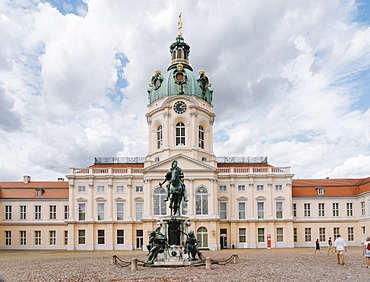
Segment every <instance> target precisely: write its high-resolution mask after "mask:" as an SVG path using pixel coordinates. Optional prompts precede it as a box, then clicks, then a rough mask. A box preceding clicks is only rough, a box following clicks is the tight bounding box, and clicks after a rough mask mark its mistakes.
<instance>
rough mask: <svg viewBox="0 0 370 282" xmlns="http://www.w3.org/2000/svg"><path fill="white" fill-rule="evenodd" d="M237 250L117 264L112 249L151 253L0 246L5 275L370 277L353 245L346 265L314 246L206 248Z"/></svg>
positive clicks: (127, 257)
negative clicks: (168, 262) (196, 259)
mask: <svg viewBox="0 0 370 282" xmlns="http://www.w3.org/2000/svg"><path fill="white" fill-rule="evenodd" d="M233 253H237V254H238V256H239V259H238V263H237V264H233V263H230V264H227V265H213V269H212V270H206V269H205V266H200V267H182V268H150V267H142V266H139V267H138V271H131V269H130V267H120V266H117V265H113V259H112V258H113V255H117V256H118V257H119V258H121V259H123V260H124V261H131V258H133V257H137V258H138V259H139V260H145V259H146V253H145V252H142V251H92V252H88V251H85V252H82V251H48V250H45V251H40V250H38V251H32V250H25V251H4V250H1V251H0V281H7V282H8V281H9V282H10V281H370V269H367V268H365V259H364V258H363V257H362V248H360V247H350V248H348V252H347V253H346V254H345V258H346V263H345V265H343V266H342V265H338V264H337V262H336V256H335V255H333V254H331V255H327V254H326V249H322V254H316V255H315V254H313V249H312V248H295V249H271V250H266V249H246V250H241V249H238V250H222V251H216V252H210V251H205V252H203V254H204V255H205V256H206V257H211V258H212V259H215V260H225V259H227V258H229V257H230V256H231V255H232V254H233Z"/></svg>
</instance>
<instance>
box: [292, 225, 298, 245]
mask: <svg viewBox="0 0 370 282" xmlns="http://www.w3.org/2000/svg"><path fill="white" fill-rule="evenodd" d="M293 241H294V243H297V242H298V232H297V228H293Z"/></svg>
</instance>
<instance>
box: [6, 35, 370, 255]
mask: <svg viewBox="0 0 370 282" xmlns="http://www.w3.org/2000/svg"><path fill="white" fill-rule="evenodd" d="M170 53H171V61H170V64H169V66H168V68H167V70H166V72H164V73H162V72H161V71H160V70H157V71H155V73H154V75H153V76H152V78H151V81H150V84H149V87H148V99H149V104H148V110H147V114H146V119H147V125H148V138H149V140H148V141H149V142H148V143H149V149H148V155H147V156H146V157H142V158H135V157H133V158H130V157H127V158H122V157H107V158H104V157H102V158H95V161H94V164H93V165H92V166H90V167H88V168H71V169H70V173H69V174H68V175H67V176H66V178H67V180H68V181H64V179H60V180H59V181H45V182H35V181H31V179H30V177H28V176H25V177H24V179H23V182H0V213H1V214H0V248H7V249H11V248H14V249H17V248H18V249H24V248H34V249H38V248H49V249H68V250H132V249H144V250H145V245H146V244H147V243H148V234H149V232H150V231H151V230H156V229H157V228H158V225H157V222H158V220H159V219H160V218H161V217H163V216H165V215H167V214H168V213H169V209H168V202H166V201H165V197H166V189H165V187H161V186H160V185H159V182H161V181H163V179H164V176H165V174H166V172H167V171H168V169H169V168H170V167H171V163H172V161H173V160H177V162H178V165H179V166H180V167H181V168H182V170H183V172H184V176H185V177H184V183H185V185H186V193H187V198H188V202H186V203H185V202H183V204H182V207H181V214H182V215H183V216H187V217H188V218H189V219H190V222H191V226H190V228H189V230H193V231H194V232H195V234H196V236H197V238H198V240H199V241H200V245H199V246H200V248H207V249H210V250H218V249H222V248H266V247H267V246H268V244H270V242H271V247H272V248H292V247H304V246H310V247H312V246H313V245H314V242H315V240H316V239H319V240H320V241H322V242H323V243H322V244H323V245H325V244H326V241H327V240H328V237H332V238H335V237H336V236H337V235H338V234H341V235H342V237H344V238H345V239H346V241H348V244H349V245H356V246H358V245H361V243H362V242H363V241H364V240H365V233H366V232H368V231H367V230H370V178H365V179H321V180H315V179H307V180H295V179H293V174H292V173H291V171H290V167H274V166H272V165H270V164H268V162H267V158H265V157H255V158H246V157H230V158H228V157H216V156H215V155H214V153H213V123H214V119H215V115H214V113H213V104H212V96H213V88H212V84H211V83H210V82H209V79H208V77H207V75H206V73H205V71H203V70H200V71H199V72H198V73H195V72H194V71H193V68H192V65H191V63H190V62H189V53H190V46H189V45H188V44H186V43H185V42H184V38H183V37H182V36H181V35H179V36H177V37H176V41H175V42H174V43H173V44H172V45H171V46H170Z"/></svg>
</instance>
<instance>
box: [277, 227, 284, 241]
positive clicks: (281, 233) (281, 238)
mask: <svg viewBox="0 0 370 282" xmlns="http://www.w3.org/2000/svg"><path fill="white" fill-rule="evenodd" d="M276 242H279V243H282V242H284V229H283V228H276Z"/></svg>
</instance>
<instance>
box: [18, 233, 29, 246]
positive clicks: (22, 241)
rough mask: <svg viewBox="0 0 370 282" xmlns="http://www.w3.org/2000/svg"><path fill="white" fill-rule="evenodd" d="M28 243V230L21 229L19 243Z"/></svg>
mask: <svg viewBox="0 0 370 282" xmlns="http://www.w3.org/2000/svg"><path fill="white" fill-rule="evenodd" d="M26 243H27V242H26V231H24V230H21V231H19V245H21V246H25V245H26Z"/></svg>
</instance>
